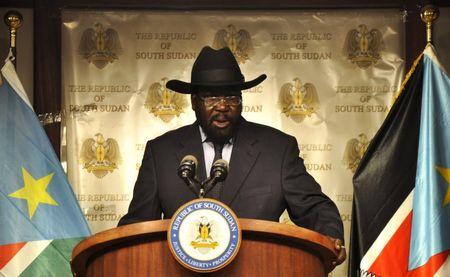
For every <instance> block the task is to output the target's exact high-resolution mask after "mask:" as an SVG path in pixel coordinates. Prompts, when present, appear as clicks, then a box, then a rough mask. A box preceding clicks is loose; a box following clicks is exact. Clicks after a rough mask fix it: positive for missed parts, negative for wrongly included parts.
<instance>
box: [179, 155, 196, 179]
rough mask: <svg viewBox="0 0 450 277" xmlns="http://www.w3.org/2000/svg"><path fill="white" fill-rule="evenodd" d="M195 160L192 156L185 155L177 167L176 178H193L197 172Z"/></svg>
mask: <svg viewBox="0 0 450 277" xmlns="http://www.w3.org/2000/svg"><path fill="white" fill-rule="evenodd" d="M197 164H198V161H197V158H196V157H194V156H192V155H186V156H184V158H183V159H182V160H181V162H180V166H179V167H178V176H180V178H181V179H185V178H187V177H189V178H195V173H196V172H197Z"/></svg>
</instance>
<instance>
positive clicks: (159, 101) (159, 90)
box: [145, 77, 188, 122]
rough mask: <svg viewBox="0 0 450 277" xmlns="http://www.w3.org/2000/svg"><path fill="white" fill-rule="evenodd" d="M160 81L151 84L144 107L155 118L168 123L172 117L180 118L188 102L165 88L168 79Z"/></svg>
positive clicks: (183, 96) (182, 96)
mask: <svg viewBox="0 0 450 277" xmlns="http://www.w3.org/2000/svg"><path fill="white" fill-rule="evenodd" d="M161 81H162V82H156V83H153V84H152V85H151V86H150V88H149V89H148V93H147V98H146V99H145V107H146V108H147V110H148V111H149V112H150V113H153V114H154V115H155V116H156V117H159V118H161V119H162V120H163V121H164V122H169V121H170V120H171V119H172V118H173V117H175V116H180V113H182V112H183V110H184V109H185V108H186V107H187V106H188V102H187V100H186V96H185V95H183V94H181V93H177V92H174V91H171V90H170V89H168V88H166V83H167V81H168V78H166V77H164V78H162V79H161Z"/></svg>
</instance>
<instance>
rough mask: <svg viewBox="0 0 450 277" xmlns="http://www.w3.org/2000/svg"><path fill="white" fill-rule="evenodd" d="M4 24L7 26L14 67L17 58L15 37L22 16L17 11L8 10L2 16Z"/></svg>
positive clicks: (20, 24)
mask: <svg viewBox="0 0 450 277" xmlns="http://www.w3.org/2000/svg"><path fill="white" fill-rule="evenodd" d="M4 20H5V23H6V25H8V27H9V41H10V46H9V47H10V49H11V53H12V55H13V57H14V58H13V59H12V63H13V64H14V67H16V60H17V56H16V55H17V50H16V38H17V29H19V28H20V26H22V22H23V17H22V15H21V14H20V13H19V12H18V11H14V10H12V11H8V12H7V13H6V14H5V17H4Z"/></svg>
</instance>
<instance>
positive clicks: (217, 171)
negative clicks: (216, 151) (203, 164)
mask: <svg viewBox="0 0 450 277" xmlns="http://www.w3.org/2000/svg"><path fill="white" fill-rule="evenodd" d="M210 176H212V178H215V179H216V182H223V181H225V179H226V178H227V176H228V162H227V161H225V160H224V159H219V160H217V161H215V162H214V163H213V165H212V166H211V173H210Z"/></svg>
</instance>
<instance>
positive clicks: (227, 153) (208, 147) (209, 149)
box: [199, 126, 233, 178]
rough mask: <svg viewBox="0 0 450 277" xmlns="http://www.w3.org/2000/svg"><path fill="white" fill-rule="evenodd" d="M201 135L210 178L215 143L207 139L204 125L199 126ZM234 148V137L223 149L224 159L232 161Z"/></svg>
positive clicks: (207, 173)
mask: <svg viewBox="0 0 450 277" xmlns="http://www.w3.org/2000/svg"><path fill="white" fill-rule="evenodd" d="M199 129H200V136H201V138H202V145H203V153H204V155H205V157H204V158H205V168H206V177H208V178H209V173H210V171H211V166H212V164H213V160H214V144H213V143H212V142H211V141H206V139H207V137H206V134H205V132H204V131H203V129H202V127H201V126H199ZM232 150H233V139H230V141H229V142H228V143H226V144H225V145H224V146H223V149H222V159H224V160H225V161H227V162H228V164H229V163H230V158H231V151H232Z"/></svg>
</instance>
